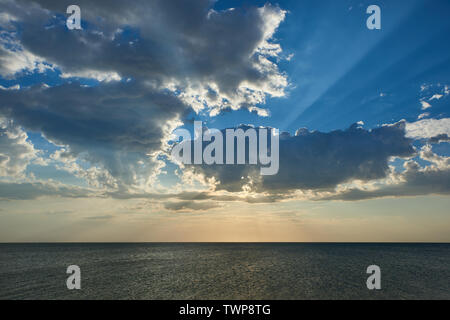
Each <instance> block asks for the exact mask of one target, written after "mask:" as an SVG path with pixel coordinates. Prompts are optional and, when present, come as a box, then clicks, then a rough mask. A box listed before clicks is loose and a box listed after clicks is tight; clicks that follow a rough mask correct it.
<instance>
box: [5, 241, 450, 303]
mask: <svg viewBox="0 0 450 320" xmlns="http://www.w3.org/2000/svg"><path fill="white" fill-rule="evenodd" d="M73 264H75V265H78V266H80V268H81V290H68V289H67V287H66V279H67V277H68V276H69V275H67V274H66V268H67V266H69V265H73ZM372 264H376V265H378V266H379V267H380V268H381V286H382V289H381V290H368V289H367V287H366V279H367V277H368V276H369V275H368V274H366V268H367V266H369V265H372ZM0 299H450V244H287V243H286V244H269V243H262V244H243V243H242V244H216V243H214V244H188V243H186V244H151V243H139V244H0Z"/></svg>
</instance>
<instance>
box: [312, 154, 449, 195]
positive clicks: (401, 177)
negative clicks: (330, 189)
mask: <svg viewBox="0 0 450 320" xmlns="http://www.w3.org/2000/svg"><path fill="white" fill-rule="evenodd" d="M419 154H420V158H421V159H423V160H426V161H429V162H431V165H430V166H426V167H421V166H420V165H419V164H418V163H417V162H416V161H414V160H409V161H406V162H405V163H404V169H405V170H404V171H403V172H401V173H395V172H393V173H392V175H393V177H392V178H393V179H391V181H390V182H387V183H386V182H385V183H381V184H380V186H379V187H377V188H373V189H370V190H367V189H361V188H348V189H346V190H342V191H340V192H338V193H336V194H333V195H330V196H319V197H318V198H317V200H346V201H355V200H366V199H374V198H380V197H402V196H419V195H429V194H434V195H449V194H450V157H442V156H439V155H437V154H435V153H433V152H432V149H431V147H430V146H429V145H425V146H424V147H423V148H422V149H421V151H420V153H419Z"/></svg>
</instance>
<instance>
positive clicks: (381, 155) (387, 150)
mask: <svg viewBox="0 0 450 320" xmlns="http://www.w3.org/2000/svg"><path fill="white" fill-rule="evenodd" d="M411 142H412V140H411V139H408V138H406V137H405V124H404V122H399V123H396V124H394V125H388V126H383V127H380V128H376V129H372V130H370V131H368V130H365V129H362V128H360V127H358V125H356V124H355V125H353V126H351V127H350V128H349V129H347V130H336V131H332V132H329V133H323V132H318V131H314V132H309V131H307V130H301V131H299V132H298V134H297V135H296V136H290V135H289V134H287V133H284V134H281V135H280V155H279V163H280V165H279V172H278V174H276V175H271V176H260V175H259V173H260V172H259V168H258V167H257V166H249V165H211V166H209V165H201V166H191V168H192V169H193V170H194V172H196V173H198V174H202V175H204V176H206V177H208V178H211V177H214V178H215V180H216V181H219V183H218V184H217V185H216V189H217V190H227V191H242V189H243V188H244V187H247V188H250V189H251V190H253V191H257V192H274V193H276V192H281V193H284V192H288V191H290V190H298V189H301V190H311V189H314V190H317V189H333V188H334V187H336V186H337V185H339V184H341V183H344V182H348V181H351V180H354V179H358V180H365V181H369V180H374V179H380V178H384V177H385V176H386V174H387V172H388V169H389V166H388V162H389V159H390V158H391V157H410V156H412V155H414V153H415V151H414V148H413V147H412V145H411Z"/></svg>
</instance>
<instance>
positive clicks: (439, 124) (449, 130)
mask: <svg viewBox="0 0 450 320" xmlns="http://www.w3.org/2000/svg"><path fill="white" fill-rule="evenodd" d="M440 134H447V135H450V118H443V119H424V120H420V121H416V122H412V123H406V136H407V137H409V138H414V139H426V138H432V137H435V136H437V135H440Z"/></svg>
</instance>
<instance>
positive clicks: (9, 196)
mask: <svg viewBox="0 0 450 320" xmlns="http://www.w3.org/2000/svg"><path fill="white" fill-rule="evenodd" d="M92 194H93V193H92V190H87V189H83V188H80V187H74V186H66V185H61V184H55V183H52V182H24V183H15V182H5V181H0V200H31V199H37V198H40V197H45V196H51V197H55V196H56V197H66V198H84V197H88V196H92Z"/></svg>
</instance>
